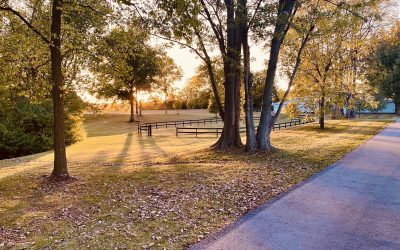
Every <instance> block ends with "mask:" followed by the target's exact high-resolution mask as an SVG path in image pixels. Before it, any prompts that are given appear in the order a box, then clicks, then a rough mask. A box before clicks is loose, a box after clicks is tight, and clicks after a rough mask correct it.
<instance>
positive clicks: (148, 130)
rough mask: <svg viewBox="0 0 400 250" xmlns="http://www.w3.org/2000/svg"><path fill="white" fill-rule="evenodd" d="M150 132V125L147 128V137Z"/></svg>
mask: <svg viewBox="0 0 400 250" xmlns="http://www.w3.org/2000/svg"><path fill="white" fill-rule="evenodd" d="M151 134H152V131H151V124H150V125H148V126H147V135H148V136H151Z"/></svg>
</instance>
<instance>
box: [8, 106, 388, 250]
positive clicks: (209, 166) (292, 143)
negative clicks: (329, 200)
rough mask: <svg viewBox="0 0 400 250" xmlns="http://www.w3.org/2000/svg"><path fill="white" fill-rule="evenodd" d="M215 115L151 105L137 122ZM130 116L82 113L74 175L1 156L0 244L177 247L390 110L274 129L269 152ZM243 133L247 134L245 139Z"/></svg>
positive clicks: (305, 170) (334, 154)
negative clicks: (224, 148) (64, 176)
mask: <svg viewBox="0 0 400 250" xmlns="http://www.w3.org/2000/svg"><path fill="white" fill-rule="evenodd" d="M209 117H215V115H213V114H209V113H207V112H206V111H200V110H195V111H182V112H181V114H180V115H176V114H174V112H172V111H171V114H168V115H164V114H163V113H162V111H161V112H148V113H147V114H146V113H144V116H143V117H140V118H139V119H141V121H142V122H148V121H161V120H170V121H171V120H184V119H202V118H209ZM128 118H129V117H128V115H127V114H117V113H114V114H104V115H100V116H88V117H87V120H86V122H85V126H86V130H87V134H88V138H87V139H86V140H84V141H82V142H79V143H77V144H74V145H72V146H70V147H68V149H67V154H68V160H69V169H70V174H71V175H72V176H73V177H74V179H73V180H70V181H67V182H63V183H52V182H49V181H48V179H47V178H46V176H48V175H49V174H50V173H51V169H52V160H53V155H52V152H45V153H41V154H37V155H32V156H27V157H21V158H16V159H10V160H3V161H0V248H5V249H22V248H29V249H30V248H32V249H42V248H51V249H61V248H62V249H111V248H116V249H143V248H145V249H146V248H151V249H164V248H166V249H182V248H185V247H187V246H190V245H191V244H194V243H195V242H197V241H199V240H201V239H203V238H204V237H206V236H207V235H208V234H210V233H212V232H215V231H217V230H218V229H219V228H221V227H223V226H224V225H226V224H229V223H230V222H232V221H233V220H235V219H237V218H238V217H239V216H240V215H242V214H244V213H246V212H247V211H249V210H251V209H253V208H255V207H257V206H259V205H261V204H262V203H264V202H266V201H267V200H269V199H271V198H272V197H274V196H276V195H278V194H279V193H281V192H284V191H285V190H287V189H288V188H290V187H291V186H293V185H295V184H297V183H299V182H300V181H302V180H304V179H305V178H307V177H309V176H311V175H312V174H314V173H316V172H318V171H320V170H321V169H323V168H324V167H326V166H328V165H330V164H332V163H333V162H335V161H336V160H338V159H340V158H341V157H342V156H343V155H344V154H346V153H347V152H349V151H351V150H352V149H354V148H355V147H357V146H358V145H360V144H361V143H363V142H364V141H365V140H367V139H368V138H370V137H371V136H373V135H374V134H376V133H377V132H379V131H380V130H381V129H383V128H384V127H386V126H387V125H388V124H389V123H390V122H392V121H393V120H394V119H395V117H393V116H388V115H380V116H375V115H370V116H362V117H361V119H358V118H357V119H353V120H335V121H331V120H329V121H327V124H326V127H327V128H326V129H325V130H320V129H318V124H308V125H304V126H301V127H295V128H291V129H287V130H281V131H276V132H273V135H272V141H273V144H274V146H275V147H277V148H278V150H277V151H276V152H275V153H273V154H264V153H257V154H245V153H243V151H242V150H236V151H234V152H214V151H211V150H209V146H210V145H211V144H212V143H214V142H215V141H216V139H217V138H216V137H214V136H209V137H201V138H193V137H192V136H182V137H176V136H175V130H174V129H172V128H171V129H160V130H154V131H153V136H152V137H147V136H146V135H143V136H139V135H138V134H137V132H136V125H137V124H136V123H128V122H126V121H127V120H128ZM243 141H245V140H244V138H243Z"/></svg>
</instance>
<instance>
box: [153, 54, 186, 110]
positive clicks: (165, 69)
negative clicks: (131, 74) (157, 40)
mask: <svg viewBox="0 0 400 250" xmlns="http://www.w3.org/2000/svg"><path fill="white" fill-rule="evenodd" d="M158 64H159V67H160V71H159V73H158V75H157V79H156V84H157V87H158V88H159V89H160V90H161V92H162V93H163V94H164V109H165V114H168V96H169V94H170V92H171V91H172V88H173V84H174V83H175V82H176V81H179V80H180V79H181V78H182V69H181V68H179V67H178V66H177V65H176V64H175V62H174V60H173V59H172V58H170V57H168V56H167V55H165V54H164V55H162V56H161V58H160V59H159V61H158Z"/></svg>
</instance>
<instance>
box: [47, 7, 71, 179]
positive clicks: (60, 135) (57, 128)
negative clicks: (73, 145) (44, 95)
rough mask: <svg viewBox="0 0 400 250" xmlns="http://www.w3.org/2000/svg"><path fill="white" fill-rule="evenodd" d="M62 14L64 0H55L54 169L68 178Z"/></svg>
mask: <svg viewBox="0 0 400 250" xmlns="http://www.w3.org/2000/svg"><path fill="white" fill-rule="evenodd" d="M61 16H62V1H61V0H54V1H53V6H52V18H51V44H50V55H51V78H52V84H53V87H52V97H53V112H54V113H53V116H54V145H53V146H54V169H53V173H52V174H51V175H52V177H56V178H68V177H69V175H68V167H67V156H66V152H65V124H64V116H65V115H64V88H63V86H64V79H63V73H62V68H61V67H62V56H61Z"/></svg>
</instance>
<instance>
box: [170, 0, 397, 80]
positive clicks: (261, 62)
mask: <svg viewBox="0 0 400 250" xmlns="http://www.w3.org/2000/svg"><path fill="white" fill-rule="evenodd" d="M396 2H397V7H396V9H397V17H398V18H399V19H400V0H396ZM167 52H168V55H169V56H170V57H172V58H173V59H174V61H175V63H176V64H177V65H178V66H180V67H181V68H182V70H183V77H182V79H181V80H180V81H179V82H176V83H175V87H176V88H182V87H184V86H185V84H186V83H187V81H188V80H189V79H190V78H191V77H192V76H194V75H195V72H196V67H197V66H198V65H199V64H200V63H201V59H200V58H198V57H197V56H196V55H195V54H194V53H191V51H190V49H188V48H181V47H180V46H173V47H172V48H170V49H169V50H168V51H167ZM250 54H251V57H252V58H253V59H254V61H253V62H252V65H251V67H252V70H254V71H260V70H262V69H265V61H266V59H267V56H268V53H267V51H266V50H265V49H263V48H262V46H261V45H252V46H251V47H250ZM277 80H278V87H280V88H285V87H286V86H287V80H285V79H281V78H278V79H277Z"/></svg>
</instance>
